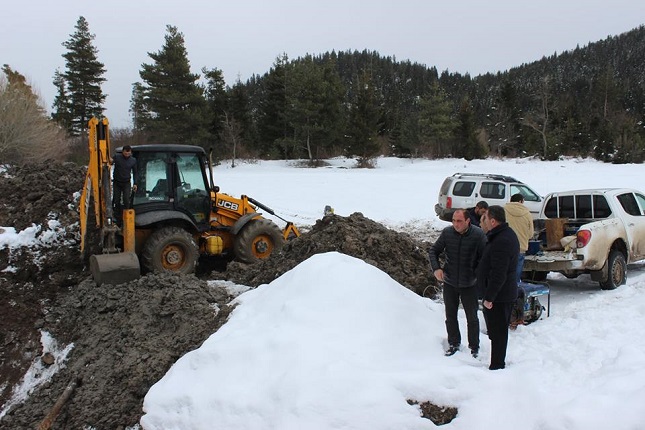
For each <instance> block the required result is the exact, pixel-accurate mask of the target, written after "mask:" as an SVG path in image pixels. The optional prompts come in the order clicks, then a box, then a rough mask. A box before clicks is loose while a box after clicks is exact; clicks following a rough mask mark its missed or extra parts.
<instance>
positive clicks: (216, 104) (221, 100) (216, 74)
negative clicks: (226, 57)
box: [202, 67, 230, 139]
mask: <svg viewBox="0 0 645 430" xmlns="http://www.w3.org/2000/svg"><path fill="white" fill-rule="evenodd" d="M202 73H203V74H204V78H206V89H205V91H204V94H205V96H206V103H207V104H208V109H209V117H210V129H209V131H210V133H211V135H212V136H213V137H214V138H215V139H218V138H219V136H220V134H221V133H222V132H223V131H224V127H225V124H226V123H230V120H229V121H227V118H226V113H227V111H228V95H227V93H226V83H225V82H224V74H223V73H222V71H221V70H219V69H211V70H209V69H207V68H205V67H204V68H202Z"/></svg>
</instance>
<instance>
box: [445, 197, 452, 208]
mask: <svg viewBox="0 0 645 430" xmlns="http://www.w3.org/2000/svg"><path fill="white" fill-rule="evenodd" d="M446 208H448V209H451V208H452V197H446Z"/></svg>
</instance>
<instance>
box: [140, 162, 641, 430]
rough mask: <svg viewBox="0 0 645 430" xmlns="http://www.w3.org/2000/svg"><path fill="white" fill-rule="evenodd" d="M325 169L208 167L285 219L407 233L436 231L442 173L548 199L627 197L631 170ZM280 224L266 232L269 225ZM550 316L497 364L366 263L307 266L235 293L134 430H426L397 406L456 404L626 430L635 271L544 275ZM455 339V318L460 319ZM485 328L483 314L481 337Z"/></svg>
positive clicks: (480, 417)
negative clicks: (602, 192)
mask: <svg viewBox="0 0 645 430" xmlns="http://www.w3.org/2000/svg"><path fill="white" fill-rule="evenodd" d="M351 164H352V162H351V161H348V160H343V159H339V160H333V163H332V166H331V167H327V168H320V169H303V168H295V167H289V166H288V163H285V162H278V161H276V162H260V163H257V164H241V165H239V166H238V167H236V168H230V167H227V166H226V165H221V166H218V167H217V168H215V177H216V183H217V184H219V185H220V187H221V189H222V191H224V192H227V193H229V194H232V195H240V194H248V195H250V196H251V197H253V198H255V199H257V200H259V201H261V202H262V203H264V204H266V205H267V206H269V207H271V208H272V209H274V210H275V211H276V212H277V213H278V214H280V215H281V216H283V217H285V218H287V219H289V220H293V221H295V222H296V224H297V225H301V226H307V225H311V224H312V223H313V222H315V220H316V219H318V218H320V217H321V216H322V212H323V208H324V207H325V205H330V206H332V207H333V208H334V209H335V212H336V214H339V215H344V216H346V215H349V214H351V213H353V212H362V213H363V214H364V215H365V216H367V217H369V218H371V219H374V220H376V221H379V222H382V223H384V224H385V225H387V226H389V227H391V228H394V229H397V230H406V231H418V232H433V231H434V232H435V234H436V232H437V231H439V230H440V229H441V228H443V227H444V226H446V225H448V224H447V223H445V222H443V221H440V220H438V219H437V218H436V216H435V214H434V204H435V203H436V197H437V193H438V190H439V186H440V185H441V183H442V181H443V179H444V178H445V177H446V176H448V175H451V174H453V173H455V172H478V173H500V174H506V175H510V176H515V177H517V178H518V179H520V180H522V181H523V182H526V183H527V184H529V185H530V186H531V187H533V188H534V189H535V190H536V191H538V192H539V193H541V194H542V195H544V194H546V193H548V192H550V191H558V190H566V189H576V188H595V187H638V184H639V182H640V181H639V180H638V178H642V176H643V171H644V169H643V166H642V165H621V166H618V165H608V164H602V163H598V162H595V161H589V160H566V161H557V162H538V161H533V160H523V159H517V160H506V161H497V160H479V161H471V162H466V161H464V160H438V161H427V160H414V161H410V160H397V159H381V160H379V163H378V167H377V168H375V169H371V170H358V169H352V168H351ZM278 222H280V221H279V220H278ZM550 276H551V277H550V279H549V280H550V282H551V284H552V290H553V292H552V300H551V316H550V317H549V318H545V317H543V319H542V320H540V321H538V322H536V323H533V324H531V325H528V326H521V327H519V328H518V329H517V331H515V332H512V333H511V337H510V343H509V349H508V360H507V363H508V366H507V368H506V369H505V370H502V371H489V370H488V368H487V366H488V359H489V354H490V342H489V341H488V339H487V337H486V336H485V334H483V333H482V335H481V340H482V351H481V355H480V358H479V359H474V358H472V357H471V356H470V354H469V353H468V350H467V348H465V347H464V350H465V351H462V352H460V353H457V354H456V355H455V356H453V357H444V355H443V350H444V348H445V347H446V340H445V336H446V335H445V325H444V316H443V307H442V305H441V304H440V303H437V302H434V301H432V300H429V299H425V298H421V297H419V296H416V295H415V294H413V293H411V292H410V291H408V290H406V289H405V288H404V287H402V286H401V285H399V284H397V283H396V282H395V281H393V280H392V279H391V278H390V277H389V276H387V275H386V274H384V273H383V272H381V271H379V270H378V269H376V268H374V267H372V266H370V265H367V264H365V263H364V262H362V261H360V260H356V259H354V258H352V257H348V256H344V255H341V254H337V253H329V254H322V255H317V256H314V257H312V258H310V259H309V260H306V261H305V262H303V263H302V264H300V265H299V266H297V267H296V268H295V269H293V270H292V271H291V272H288V273H286V274H285V275H283V276H282V277H280V278H278V279H276V280H275V281H274V282H272V283H270V284H268V285H263V286H261V287H259V288H257V289H256V290H253V291H249V292H246V293H244V294H242V295H240V296H239V297H238V301H239V303H240V306H239V307H238V308H237V309H236V310H235V311H234V312H233V314H232V317H231V319H230V320H229V322H228V323H227V324H226V325H225V326H224V327H223V328H222V329H220V330H219V331H218V332H217V333H215V334H213V335H212V336H211V337H210V338H209V339H208V340H207V341H206V342H205V343H204V344H203V346H202V347H201V348H199V349H198V350H196V351H193V352H191V353H188V354H186V355H185V356H184V357H182V358H181V359H180V360H179V361H178V362H177V363H176V364H175V366H174V367H173V368H172V369H171V370H170V371H169V372H168V373H167V374H166V376H165V377H164V378H163V379H162V380H161V381H159V382H158V383H157V384H156V385H155V386H153V387H152V389H151V390H150V391H149V393H148V395H147V396H146V399H145V404H144V408H145V412H146V415H145V416H144V418H143V420H142V424H143V425H144V428H146V429H155V430H156V429H210V428H213V426H217V427H218V428H227V429H294V430H295V429H321V430H322V429H327V430H328V429H370V430H374V429H383V430H386V429H387V430H389V429H424V428H434V427H435V426H434V424H432V422H430V421H429V420H427V419H424V418H421V417H420V412H419V409H418V407H417V406H410V405H409V404H408V403H407V402H406V400H407V399H414V400H417V401H419V402H423V401H426V400H429V401H432V402H433V403H435V404H439V405H445V406H454V407H457V408H458V410H459V413H458V415H457V418H456V419H455V420H453V421H452V422H451V423H450V424H448V425H446V426H445V428H451V429H497V430H502V429H517V428H528V429H567V430H575V429H580V430H583V429H584V430H588V429H605V428H606V429H609V428H611V429H637V428H642V426H643V422H644V420H645V409H643V407H642V405H643V404H645V358H644V357H645V337H644V336H642V333H641V331H642V329H643V327H645V295H644V294H643V293H644V292H645V271H644V270H643V266H642V265H632V266H631V267H630V272H629V279H628V282H627V285H624V286H621V287H620V288H619V289H617V290H614V291H601V290H600V289H599V288H598V287H597V284H596V283H593V282H591V280H590V279H589V277H588V276H583V277H580V278H578V279H576V280H568V279H565V278H563V277H560V276H558V275H555V276H554V275H550ZM460 324H461V328H462V334H463V335H465V317H464V316H463V314H462V313H460ZM484 327H485V324H483V318H482V329H483V328H484Z"/></svg>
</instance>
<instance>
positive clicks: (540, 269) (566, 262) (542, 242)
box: [523, 188, 645, 290]
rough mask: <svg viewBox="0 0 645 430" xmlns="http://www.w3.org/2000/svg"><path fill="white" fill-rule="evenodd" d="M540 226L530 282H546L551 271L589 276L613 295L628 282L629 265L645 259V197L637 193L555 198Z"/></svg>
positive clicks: (529, 262) (547, 202) (529, 264)
mask: <svg viewBox="0 0 645 430" xmlns="http://www.w3.org/2000/svg"><path fill="white" fill-rule="evenodd" d="M535 227H536V235H537V237H538V239H539V241H538V242H537V243H532V244H529V252H528V253H527V254H531V255H526V257H525V260H524V273H523V278H526V279H529V280H530V279H533V280H544V278H546V274H547V273H548V272H560V273H562V274H563V275H565V276H566V277H568V278H575V277H576V276H578V275H580V274H583V273H589V274H590V275H591V279H592V280H594V281H598V282H599V283H600V287H601V288H602V289H605V290H611V289H614V288H616V287H618V286H619V285H622V284H624V283H625V280H626V278H627V263H631V262H634V261H638V260H643V259H645V195H644V194H643V193H641V192H639V191H636V190H632V189H627V188H620V189H616V188H614V189H598V190H577V191H565V192H557V193H551V194H549V195H547V196H546V198H545V199H544V204H543V205H542V210H541V212H540V215H539V217H538V218H537V219H536V220H535ZM535 245H539V247H538V246H535ZM536 248H537V249H536Z"/></svg>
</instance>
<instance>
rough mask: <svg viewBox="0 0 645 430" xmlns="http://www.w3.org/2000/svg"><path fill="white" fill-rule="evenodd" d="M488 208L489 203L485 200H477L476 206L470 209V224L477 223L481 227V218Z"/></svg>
mask: <svg viewBox="0 0 645 430" xmlns="http://www.w3.org/2000/svg"><path fill="white" fill-rule="evenodd" d="M486 209H488V203H486V202H485V201H484V200H482V201H480V202H477V204H476V205H475V207H474V208H470V209H468V216H469V217H470V225H476V226H477V227H479V226H480V225H479V220H480V219H481V217H482V215H483V214H484V212H486Z"/></svg>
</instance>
